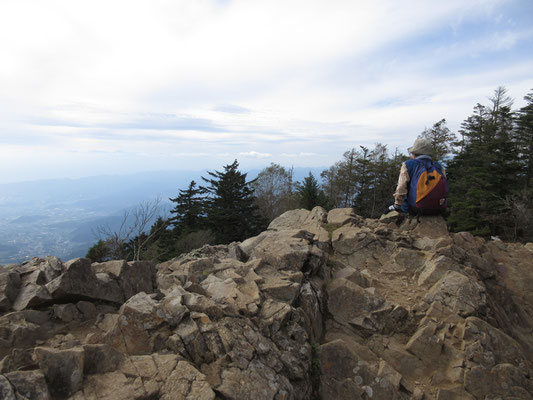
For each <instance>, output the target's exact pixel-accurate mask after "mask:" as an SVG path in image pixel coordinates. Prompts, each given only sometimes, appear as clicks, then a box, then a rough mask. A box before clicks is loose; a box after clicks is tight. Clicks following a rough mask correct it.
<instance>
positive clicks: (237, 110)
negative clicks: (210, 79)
mask: <svg viewBox="0 0 533 400" xmlns="http://www.w3.org/2000/svg"><path fill="white" fill-rule="evenodd" d="M213 110H215V111H220V112H223V113H229V114H247V113H249V112H250V110H249V109H248V108H245V107H241V106H236V105H232V104H221V105H218V106H215V107H213Z"/></svg>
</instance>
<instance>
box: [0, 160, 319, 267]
mask: <svg viewBox="0 0 533 400" xmlns="http://www.w3.org/2000/svg"><path fill="white" fill-rule="evenodd" d="M323 169H325V168H294V180H295V181H301V180H303V178H304V177H306V176H307V175H308V174H309V172H312V173H313V174H314V175H315V177H316V178H317V179H319V175H320V172H321V171H322V170H323ZM245 172H248V177H249V179H253V178H255V177H256V176H257V174H258V173H259V172H260V170H259V169H257V170H251V171H245ZM206 174H207V171H184V170H180V171H157V172H142V173H135V174H130V175H104V176H93V177H87V178H80V179H54V180H37V181H30V182H20V183H9V184H0V264H1V265H5V264H10V263H20V262H23V261H25V260H26V259H28V258H30V257H33V256H46V255H54V256H57V257H59V258H62V259H65V260H68V259H72V258H75V257H81V256H84V255H85V254H86V252H87V250H88V249H89V247H90V246H92V244H94V242H95V241H96V240H97V237H96V236H95V234H94V230H95V229H96V228H97V227H98V226H102V225H109V226H111V227H113V226H116V224H118V223H120V220H121V216H122V215H123V213H124V211H125V210H127V209H128V208H131V207H134V206H136V205H138V204H139V203H141V202H142V201H146V200H150V199H154V198H157V197H160V198H161V199H162V200H163V201H164V202H167V201H168V198H169V197H175V196H177V194H178V193H179V190H180V189H185V188H187V186H188V185H189V183H190V181H191V180H195V181H196V182H198V183H201V182H202V179H201V177H202V176H206ZM168 203H169V204H170V202H168Z"/></svg>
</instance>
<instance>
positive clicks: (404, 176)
mask: <svg viewBox="0 0 533 400" xmlns="http://www.w3.org/2000/svg"><path fill="white" fill-rule="evenodd" d="M409 180H410V178H409V172H407V166H406V165H405V163H402V168H401V169H400V176H399V177H398V185H397V186H396V191H395V192H394V204H395V205H397V206H401V205H402V203H403V199H404V198H405V196H406V195H407V186H408V184H409Z"/></svg>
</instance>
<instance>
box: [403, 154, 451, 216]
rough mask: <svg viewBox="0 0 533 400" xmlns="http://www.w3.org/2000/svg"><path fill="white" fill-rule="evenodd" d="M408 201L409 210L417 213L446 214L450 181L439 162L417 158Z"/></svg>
mask: <svg viewBox="0 0 533 400" xmlns="http://www.w3.org/2000/svg"><path fill="white" fill-rule="evenodd" d="M414 161H416V163H417V165H416V167H415V169H414V173H413V176H411V182H410V184H409V193H408V194H407V203H408V205H409V211H410V212H411V213H412V214H417V215H421V214H422V215H430V214H444V213H445V211H446V199H447V197H448V181H447V180H446V177H445V176H444V173H443V172H442V167H441V166H440V164H439V163H437V162H434V161H432V160H431V159H423V158H419V159H415V160H414Z"/></svg>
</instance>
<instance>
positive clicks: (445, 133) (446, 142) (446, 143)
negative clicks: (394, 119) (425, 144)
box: [420, 118, 457, 163]
mask: <svg viewBox="0 0 533 400" xmlns="http://www.w3.org/2000/svg"><path fill="white" fill-rule="evenodd" d="M420 137H422V138H425V139H428V140H429V141H431V144H432V145H433V159H434V160H438V161H440V162H441V163H442V162H446V156H447V155H448V154H450V153H451V152H452V151H453V144H454V143H455V142H456V140H457V137H456V136H455V134H454V133H452V132H451V131H450V129H449V128H448V127H447V126H446V120H445V119H444V118H443V119H441V120H440V121H439V122H436V123H435V124H433V127H432V128H431V129H427V128H426V129H424V131H422V133H421V134H420Z"/></svg>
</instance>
